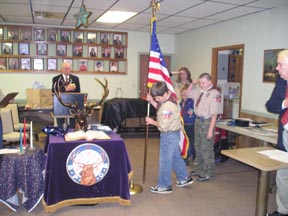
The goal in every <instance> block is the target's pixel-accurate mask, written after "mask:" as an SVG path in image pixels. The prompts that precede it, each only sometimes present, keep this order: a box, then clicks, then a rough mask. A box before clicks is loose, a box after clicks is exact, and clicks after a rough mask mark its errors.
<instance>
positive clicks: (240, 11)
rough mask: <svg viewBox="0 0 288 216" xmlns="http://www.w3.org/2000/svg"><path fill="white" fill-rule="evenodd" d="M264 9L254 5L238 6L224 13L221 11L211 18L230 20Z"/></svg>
mask: <svg viewBox="0 0 288 216" xmlns="http://www.w3.org/2000/svg"><path fill="white" fill-rule="evenodd" d="M261 10H263V9H260V8H252V7H237V8H234V9H232V10H229V11H225V12H223V13H219V14H216V15H213V16H210V17H209V19H216V20H229V19H233V18H235V17H240V16H243V15H245V14H246V15H247V14H252V13H256V12H258V11H261Z"/></svg>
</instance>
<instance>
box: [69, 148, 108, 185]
mask: <svg viewBox="0 0 288 216" xmlns="http://www.w3.org/2000/svg"><path fill="white" fill-rule="evenodd" d="M109 166H110V161H109V157H108V154H107V153H106V151H105V150H104V149H103V148H102V147H100V146H98V145H96V144H94V143H84V144H82V145H79V146H77V147H76V148H74V149H73V150H72V151H71V152H70V154H69V155H68V157H67V161H66V170H67V173H68V176H69V177H70V178H71V179H72V181H74V182H75V183H77V184H80V185H85V186H90V185H94V184H96V183H98V182H100V181H101V180H103V179H104V177H105V175H106V174H107V173H108V170H109Z"/></svg>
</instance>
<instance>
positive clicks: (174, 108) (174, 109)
mask: <svg viewBox="0 0 288 216" xmlns="http://www.w3.org/2000/svg"><path fill="white" fill-rule="evenodd" d="M157 121H158V123H159V127H158V130H159V131H161V132H168V131H177V130H180V110H179V107H178V105H177V104H175V103H173V102H171V101H166V102H164V103H162V104H161V106H160V107H159V109H158V111H157Z"/></svg>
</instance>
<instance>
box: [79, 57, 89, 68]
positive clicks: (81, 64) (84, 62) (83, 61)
mask: <svg viewBox="0 0 288 216" xmlns="http://www.w3.org/2000/svg"><path fill="white" fill-rule="evenodd" d="M79 71H87V60H86V59H80V60H79Z"/></svg>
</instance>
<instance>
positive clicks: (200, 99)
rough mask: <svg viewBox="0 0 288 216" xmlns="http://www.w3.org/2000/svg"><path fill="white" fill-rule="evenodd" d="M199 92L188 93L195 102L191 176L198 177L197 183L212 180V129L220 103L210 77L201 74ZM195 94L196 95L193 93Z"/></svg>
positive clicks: (218, 94)
mask: <svg viewBox="0 0 288 216" xmlns="http://www.w3.org/2000/svg"><path fill="white" fill-rule="evenodd" d="M199 86H200V88H201V91H200V92H199V91H198V92H196V91H195V90H193V91H192V92H191V93H190V97H192V98H193V99H194V101H195V105H194V111H195V114H196V116H197V117H196V121H195V143H194V144H195V151H196V158H195V160H194V168H193V171H192V172H191V175H192V176H198V179H197V180H198V181H200V182H203V181H209V180H211V179H214V171H215V157H214V129H215V124H216V120H217V116H218V114H217V110H218V105H219V102H220V93H219V91H218V90H217V89H216V88H215V87H213V84H212V81H211V76H210V74H208V73H203V74H201V75H200V76H199ZM195 92H196V93H195Z"/></svg>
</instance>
